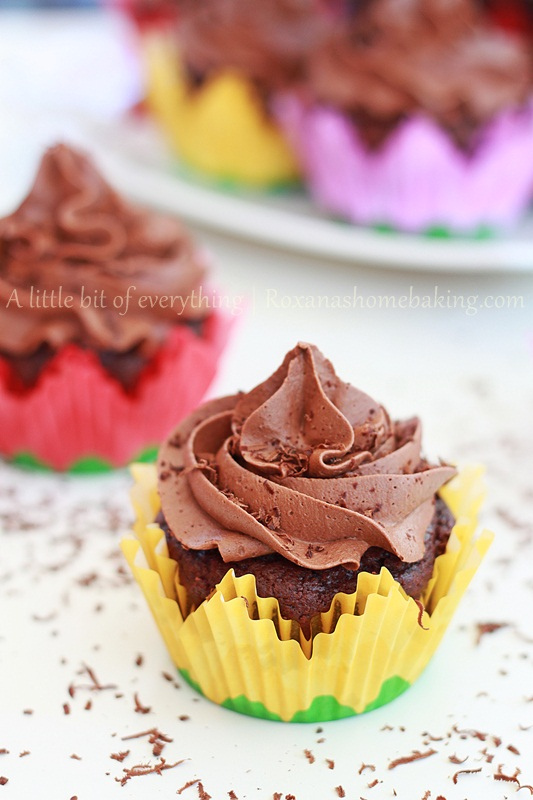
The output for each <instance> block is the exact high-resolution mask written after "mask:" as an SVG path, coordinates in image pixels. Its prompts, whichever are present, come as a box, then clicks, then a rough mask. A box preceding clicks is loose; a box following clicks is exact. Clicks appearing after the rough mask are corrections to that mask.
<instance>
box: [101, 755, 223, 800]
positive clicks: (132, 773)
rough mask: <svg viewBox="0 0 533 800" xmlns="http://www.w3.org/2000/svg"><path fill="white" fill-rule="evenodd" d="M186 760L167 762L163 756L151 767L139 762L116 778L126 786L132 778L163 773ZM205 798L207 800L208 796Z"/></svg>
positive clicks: (202, 799)
mask: <svg viewBox="0 0 533 800" xmlns="http://www.w3.org/2000/svg"><path fill="white" fill-rule="evenodd" d="M185 760H186V759H185V758H182V759H181V760H180V761H175V762H174V764H167V762H166V761H165V759H164V758H161V760H160V761H159V762H158V763H157V764H154V766H153V767H151V766H150V764H137V765H136V766H135V767H131V768H130V769H124V776H123V777H122V778H115V780H116V781H117V783H120V785H121V786H124V785H125V784H126V783H127V782H128V781H129V780H130V778H139V777H140V776H142V775H151V774H152V773H154V772H155V773H157V775H161V773H162V772H163V771H164V770H167V769H174V767H177V766H179V764H183V762H184V761H185ZM201 800H204V798H201ZM205 800H207V798H206V799H205Z"/></svg>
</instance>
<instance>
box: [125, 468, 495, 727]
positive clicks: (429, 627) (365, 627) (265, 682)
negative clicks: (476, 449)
mask: <svg viewBox="0 0 533 800" xmlns="http://www.w3.org/2000/svg"><path fill="white" fill-rule="evenodd" d="M133 474H134V477H135V480H136V484H135V487H134V489H133V492H132V501H133V504H134V507H135V511H136V515H137V521H136V523H135V535H136V540H133V539H127V540H124V541H123V543H122V547H123V550H124V553H125V555H126V558H127V560H128V562H129V564H130V567H131V569H132V572H133V574H134V576H135V578H136V580H137V581H138V583H139V585H140V587H141V589H142V590H143V592H144V595H145V597H146V600H147V602H148V605H149V606H150V609H151V611H152V614H153V616H154V618H155V620H156V623H157V625H158V627H159V630H160V632H161V634H162V636H163V639H164V641H165V644H166V646H167V648H168V651H169V653H170V655H171V658H172V660H173V661H174V664H175V665H176V667H177V668H178V670H179V671H180V673H181V674H182V675H183V676H184V678H185V679H186V680H187V681H188V682H189V683H190V684H191V685H192V686H194V687H195V688H196V689H197V690H198V691H199V692H201V693H202V694H204V695H205V696H206V697H208V698H209V699H210V700H212V701H213V702H215V703H218V704H219V705H223V706H226V707H227V708H231V709H233V710H235V711H239V712H242V713H245V714H250V715H252V716H257V717H263V718H266V719H274V720H283V721H292V722H319V721H325V720H331V719H339V718H341V717H347V716H352V715H355V714H360V713H362V712H365V711H369V710H371V709H373V708H377V707H379V706H381V705H383V704H385V703H388V702H389V701H390V700H392V699H394V698H395V697H397V696H398V695H399V694H401V693H402V692H404V691H405V690H406V689H407V688H408V687H409V686H410V685H411V684H412V683H413V682H414V681H415V680H416V679H417V678H418V677H419V675H420V674H421V672H422V671H423V669H424V668H425V667H426V665H427V664H428V662H429V660H430V658H431V656H432V655H433V653H434V651H435V649H436V648H437V646H438V644H439V642H440V640H441V638H442V636H443V634H444V632H445V630H446V628H447V626H448V624H449V622H450V620H451V618H452V616H453V613H454V611H455V609H456V607H457V604H458V603H459V601H460V599H461V597H462V595H463V593H464V592H465V590H466V588H467V586H468V584H469V583H470V581H471V579H472V577H473V576H474V574H475V572H476V570H477V568H478V567H479V565H480V563H481V561H482V559H483V556H484V555H485V553H486V551H487V549H488V547H489V545H490V542H491V540H492V535H491V534H490V533H489V532H483V533H482V534H481V535H480V536H479V537H478V538H476V537H475V531H476V516H477V511H478V509H479V506H480V503H481V500H482V497H483V487H482V470H481V469H480V468H470V469H467V470H465V471H463V472H462V473H461V474H460V475H459V476H457V478H455V479H454V480H453V481H452V482H451V483H450V484H449V485H447V486H445V487H444V488H443V490H442V492H441V494H442V497H443V498H444V500H445V501H446V502H447V503H448V505H449V507H450V509H451V510H452V512H453V513H454V515H455V517H456V524H455V526H454V528H453V531H452V533H451V535H450V539H449V543H448V547H447V549H446V552H445V553H444V554H443V555H441V556H439V558H437V560H436V562H435V568H434V572H433V576H432V578H431V580H430V582H429V584H428V586H427V588H426V591H425V593H424V596H423V597H422V598H421V605H419V604H417V602H416V601H415V600H413V599H412V598H411V597H408V596H407V595H406V594H405V592H404V591H403V589H402V587H401V586H400V584H399V583H398V582H397V581H395V580H394V579H393V578H392V576H391V574H390V573H389V571H388V570H387V569H385V568H383V569H382V570H381V573H380V574H379V575H371V574H369V573H362V574H361V575H360V576H359V580H358V583H357V589H356V591H355V592H354V593H353V594H338V595H336V596H335V598H334V599H333V602H332V604H331V608H330V610H329V611H328V612H326V613H323V614H321V615H320V617H319V618H318V619H317V620H316V625H315V631H316V632H315V633H314V635H313V636H312V638H311V640H309V641H308V640H306V639H305V637H304V636H303V634H302V633H301V630H300V628H299V626H298V625H297V624H296V623H294V622H291V621H290V620H285V619H283V618H282V617H281V615H280V612H279V606H278V603H277V601H276V600H275V599H274V598H261V597H258V595H257V593H256V590H255V579H254V577H253V576H252V575H244V576H242V577H240V578H237V577H235V574H234V573H233V571H232V570H230V571H229V572H228V573H227V574H226V575H225V577H224V578H223V580H222V581H221V582H220V583H219V584H218V585H217V587H216V589H215V590H214V592H213V593H212V594H211V596H210V597H209V599H207V600H206V601H204V602H203V603H202V604H201V605H200V606H199V607H198V608H196V609H191V608H190V606H189V602H188V598H187V593H186V591H185V589H184V588H183V587H182V586H181V584H180V583H179V576H178V574H177V564H176V562H175V561H173V560H172V559H170V558H169V557H168V551H167V546H166V541H165V537H164V534H163V532H162V531H161V530H160V528H159V527H158V526H157V525H156V524H154V522H153V520H154V518H155V516H156V514H157V512H158V510H159V499H158V495H157V490H156V470H155V467H153V466H152V465H140V464H139V465H134V467H133Z"/></svg>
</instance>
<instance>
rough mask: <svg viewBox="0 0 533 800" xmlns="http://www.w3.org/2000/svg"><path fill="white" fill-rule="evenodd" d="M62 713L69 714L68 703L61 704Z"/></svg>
mask: <svg viewBox="0 0 533 800" xmlns="http://www.w3.org/2000/svg"><path fill="white" fill-rule="evenodd" d="M63 713H64V714H70V706H69V704H68V703H63Z"/></svg>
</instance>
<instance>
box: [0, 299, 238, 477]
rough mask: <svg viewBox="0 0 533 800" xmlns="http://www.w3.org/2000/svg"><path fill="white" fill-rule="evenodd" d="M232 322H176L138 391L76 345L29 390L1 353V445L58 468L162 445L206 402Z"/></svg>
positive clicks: (115, 460)
mask: <svg viewBox="0 0 533 800" xmlns="http://www.w3.org/2000/svg"><path fill="white" fill-rule="evenodd" d="M230 327H231V320H230V319H228V318H227V317H226V316H224V315H222V314H220V313H216V312H213V313H212V314H211V316H210V317H209V318H208V319H207V320H206V322H205V324H204V330H203V333H202V335H201V336H197V335H196V334H195V333H193V331H191V330H190V329H189V328H188V327H186V326H185V325H177V326H176V327H175V328H174V329H173V331H172V333H171V334H170V336H169V338H168V340H167V342H166V343H165V344H164V345H163V346H162V347H161V349H160V350H159V352H158V353H157V355H156V356H155V358H154V359H153V361H152V362H151V364H150V365H149V366H148V367H147V368H146V369H145V370H144V371H143V373H142V374H141V376H140V378H139V380H138V382H137V385H136V387H135V390H134V391H132V392H126V391H125V390H124V389H123V388H122V387H121V385H120V384H119V383H118V381H116V380H115V379H114V378H112V377H111V376H110V375H109V374H108V373H107V372H106V371H105V370H104V369H103V367H102V366H101V364H100V362H99V361H98V358H97V356H96V355H95V354H94V353H93V352H91V351H89V350H84V349H81V348H80V347H78V346H76V345H72V344H69V345H67V346H65V347H64V348H62V349H61V350H60V352H59V353H58V354H57V355H56V356H55V357H54V358H53V359H52V360H51V361H50V362H49V364H47V365H46V367H45V369H44V370H43V372H42V374H41V376H40V378H39V380H38V382H37V384H36V385H35V387H34V388H32V389H29V390H25V391H15V390H14V389H13V388H12V386H10V374H11V370H10V367H9V365H8V364H7V362H6V361H5V360H3V359H1V358H0V453H2V454H3V455H4V456H7V457H8V458H15V457H18V456H20V455H23V456H30V457H31V458H32V459H33V460H36V461H38V462H40V463H42V464H43V465H45V466H49V467H52V468H54V469H58V470H65V469H69V468H71V467H72V466H73V465H75V464H76V463H77V462H79V461H80V460H82V459H87V458H89V459H90V458H96V459H98V460H101V461H103V462H105V463H106V464H108V465H110V466H112V467H119V466H124V465H125V464H127V463H128V462H129V461H131V460H132V459H133V458H135V457H137V456H138V455H139V454H140V453H141V452H143V451H145V450H146V449H147V448H149V447H154V446H157V445H158V444H159V443H160V442H161V441H162V439H163V438H164V437H165V435H166V434H167V433H168V432H169V431H170V430H171V429H172V428H173V427H174V426H175V425H176V423H177V422H178V421H179V420H180V419H181V418H182V417H184V416H185V415H186V414H187V413H189V412H190V411H191V410H192V409H193V408H194V407H195V406H196V405H197V404H198V403H199V402H200V400H201V399H202V397H203V395H204V394H205V392H206V390H207V388H208V386H209V384H210V383H211V381H212V380H213V378H214V376H215V373H216V368H217V363H218V359H219V356H220V354H221V352H222V350H223V348H224V345H225V343H226V341H227V338H228V334H229V330H230Z"/></svg>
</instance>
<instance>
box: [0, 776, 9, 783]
mask: <svg viewBox="0 0 533 800" xmlns="http://www.w3.org/2000/svg"><path fill="white" fill-rule="evenodd" d="M8 780H9V778H6V776H5V775H0V786H5V785H6V783H7V782H8Z"/></svg>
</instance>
